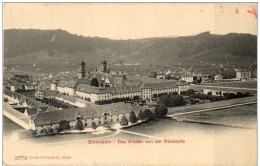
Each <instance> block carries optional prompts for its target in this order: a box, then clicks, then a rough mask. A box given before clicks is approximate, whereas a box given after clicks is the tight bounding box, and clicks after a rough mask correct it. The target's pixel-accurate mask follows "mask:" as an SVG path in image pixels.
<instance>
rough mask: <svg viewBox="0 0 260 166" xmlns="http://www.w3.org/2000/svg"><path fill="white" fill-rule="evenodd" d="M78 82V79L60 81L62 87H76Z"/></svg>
mask: <svg viewBox="0 0 260 166" xmlns="http://www.w3.org/2000/svg"><path fill="white" fill-rule="evenodd" d="M77 84H78V82H77V81H66V80H61V81H60V82H59V85H58V86H60V87H68V88H76V87H77Z"/></svg>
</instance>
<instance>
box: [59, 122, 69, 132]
mask: <svg viewBox="0 0 260 166" xmlns="http://www.w3.org/2000/svg"><path fill="white" fill-rule="evenodd" d="M66 129H70V125H69V122H68V121H66V120H62V121H61V122H60V124H59V130H60V131H63V130H65V131H66Z"/></svg>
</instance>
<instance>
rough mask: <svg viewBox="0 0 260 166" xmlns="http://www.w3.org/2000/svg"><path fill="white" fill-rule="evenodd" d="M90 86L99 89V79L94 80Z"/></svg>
mask: <svg viewBox="0 0 260 166" xmlns="http://www.w3.org/2000/svg"><path fill="white" fill-rule="evenodd" d="M90 85H91V86H96V87H99V83H98V80H97V78H92V80H91V84H90Z"/></svg>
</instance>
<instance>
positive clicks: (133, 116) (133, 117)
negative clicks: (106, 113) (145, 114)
mask: <svg viewBox="0 0 260 166" xmlns="http://www.w3.org/2000/svg"><path fill="white" fill-rule="evenodd" d="M137 120H138V119H137V117H136V115H135V113H134V111H131V112H130V117H129V121H130V122H131V123H136V122H137Z"/></svg>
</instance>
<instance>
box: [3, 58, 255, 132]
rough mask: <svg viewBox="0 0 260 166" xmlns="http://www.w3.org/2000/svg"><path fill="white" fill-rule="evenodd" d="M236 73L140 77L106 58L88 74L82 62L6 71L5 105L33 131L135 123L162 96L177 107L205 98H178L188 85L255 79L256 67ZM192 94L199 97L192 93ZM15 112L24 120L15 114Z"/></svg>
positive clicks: (178, 71)
mask: <svg viewBox="0 0 260 166" xmlns="http://www.w3.org/2000/svg"><path fill="white" fill-rule="evenodd" d="M235 72H236V77H235V78H228V79H227V78H223V76H222V75H219V74H217V75H214V76H210V75H203V74H200V73H194V72H193V71H192V69H191V68H188V69H183V68H181V67H179V68H175V70H174V71H173V70H170V69H169V70H167V71H159V72H152V71H150V72H149V73H148V74H147V75H142V76H140V75H134V74H128V73H126V72H114V71H113V69H112V68H111V66H110V65H109V63H108V62H107V61H106V60H104V61H103V62H102V63H101V65H100V67H99V68H97V69H96V70H95V71H91V72H87V71H86V64H85V62H84V61H82V62H80V63H79V70H78V73H77V76H75V75H72V76H71V75H70V73H69V72H68V73H67V72H65V73H63V74H58V75H45V74H42V75H37V77H32V76H30V75H27V74H10V73H9V74H5V75H4V108H5V110H6V114H7V116H9V118H10V119H13V120H14V121H16V122H17V123H18V124H20V125H23V126H24V128H27V129H29V130H32V131H34V134H35V135H48V134H50V133H51V134H52V133H59V132H60V131H61V130H64V129H65V130H66V129H82V128H88V127H92V128H93V126H100V125H107V124H108V123H109V124H114V123H121V121H122V119H124V120H125V121H127V122H128V121H129V122H131V123H136V122H137V120H133V119H139V120H140V118H141V119H142V120H143V119H145V118H142V117H143V116H142V114H146V116H149V112H148V111H150V114H151V113H154V112H155V111H156V109H157V107H158V102H159V101H160V99H161V97H162V96H165V95H170V97H172V96H174V95H177V96H181V98H178V102H180V101H181V102H180V104H179V105H183V104H184V103H186V104H188V103H190V104H195V103H196V102H198V103H199V102H205V96H204V98H203V101H202V100H197V99H196V100H193V99H192V100H191V99H189V101H188V100H186V101H185V100H184V99H183V97H182V95H185V94H189V93H192V94H195V92H194V91H193V90H191V88H190V86H191V85H195V84H203V83H212V82H227V81H243V80H252V79H256V71H255V70H250V69H248V68H236V69H235ZM202 93H204V94H206V95H214V96H217V97H208V98H207V99H206V100H212V101H213V100H214V101H215V100H220V99H222V98H224V97H226V96H229V97H230V95H228V93H230V92H220V91H217V92H215V91H214V94H212V91H208V90H207V89H204V91H203V92H202ZM225 94H226V95H225ZM236 95H237V96H246V95H249V94H236ZM231 96H232V95H231ZM197 97H198V98H200V99H201V98H202V97H203V96H199V95H198V94H197ZM159 103H160V102H159ZM167 106H168V105H167ZM18 112H19V113H20V114H22V115H23V116H24V118H21V119H19V118H17V115H16V114H17V113H18ZM79 122H80V123H79ZM94 128H95V127H94Z"/></svg>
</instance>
